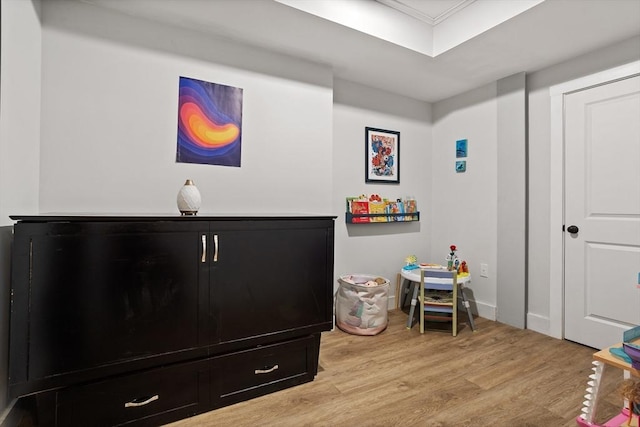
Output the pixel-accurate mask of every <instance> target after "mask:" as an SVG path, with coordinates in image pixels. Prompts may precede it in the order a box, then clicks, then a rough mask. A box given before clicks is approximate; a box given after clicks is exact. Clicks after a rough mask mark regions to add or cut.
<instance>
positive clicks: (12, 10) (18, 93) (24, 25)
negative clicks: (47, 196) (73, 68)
mask: <svg viewBox="0 0 640 427" xmlns="http://www.w3.org/2000/svg"><path fill="white" fill-rule="evenodd" d="M0 7H2V27H1V30H2V34H1V36H0V38H1V41H2V46H1V49H0V55H2V56H1V58H0V66H1V69H0V94H1V95H2V96H1V97H0V226H4V225H11V224H13V222H12V221H11V220H10V219H9V215H11V214H16V213H25V214H26V213H28V214H34V213H37V212H38V176H39V173H38V168H39V144H40V76H41V72H40V69H41V67H40V65H41V60H40V57H41V30H40V1H39V0H35V1H29V0H26V1H15V0H2V3H1V6H0ZM16 40H19V41H20V43H15V41H16Z"/></svg>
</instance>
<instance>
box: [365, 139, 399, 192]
mask: <svg viewBox="0 0 640 427" xmlns="http://www.w3.org/2000/svg"><path fill="white" fill-rule="evenodd" d="M364 138H365V141H364V142H365V159H364V160H365V168H364V180H365V182H377V183H391V184H399V183H400V132H395V131H392V130H384V129H376V128H370V127H366V128H365V137H364Z"/></svg>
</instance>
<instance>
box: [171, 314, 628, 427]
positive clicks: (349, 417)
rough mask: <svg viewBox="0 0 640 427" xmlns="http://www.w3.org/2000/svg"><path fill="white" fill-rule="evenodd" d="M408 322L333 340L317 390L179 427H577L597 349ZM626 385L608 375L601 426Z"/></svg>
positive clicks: (500, 330) (306, 387)
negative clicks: (620, 386) (420, 326)
mask: <svg viewBox="0 0 640 427" xmlns="http://www.w3.org/2000/svg"><path fill="white" fill-rule="evenodd" d="M406 319H407V315H406V314H405V313H403V312H402V311H399V310H392V311H390V312H389V327H388V328H387V330H385V331H384V332H383V333H381V334H379V335H376V336H372V337H367V336H356V335H350V334H347V333H345V332H343V331H341V330H339V329H336V330H335V331H332V332H327V333H324V334H323V336H322V342H321V345H320V372H318V375H317V376H316V379H315V381H313V382H311V383H307V384H302V385H299V386H296V387H293V388H290V389H287V390H283V391H279V392H276V393H273V394H270V395H267V396H263V397H259V398H256V399H253V400H250V401H246V402H242V403H239V404H236V405H232V406H229V407H226V408H221V409H218V410H215V411H211V412H208V413H206V414H202V415H199V416H196V417H192V418H188V419H185V420H182V421H179V422H176V423H173V424H171V427H195V426H233V427H243V426H295V427H299V426H332V427H334V426H335V427H342V426H345V427H359V426H381V427H387V426H433V427H435V426H438V427H448V426H456V427H459V426H473V427H485V426H487V427H488V426H491V427H500V426H517V427H521V426H522V427H524V426H539V427H565V426H566V427H569V426H575V425H576V423H575V417H576V416H577V415H578V414H579V412H580V408H581V407H582V402H583V401H584V394H585V387H586V382H587V377H588V375H589V374H591V373H592V371H591V367H592V365H591V361H592V358H591V356H592V354H593V352H594V351H595V350H594V349H592V348H588V347H584V346H581V345H578V344H575V343H572V342H569V341H562V340H557V339H554V338H550V337H548V336H545V335H542V334H539V333H536V332H533V331H531V330H520V329H517V328H513V327H510V326H507V325H504V324H501V323H497V322H492V321H489V320H486V319H481V318H478V319H476V326H477V331H476V332H472V331H471V330H470V328H469V327H468V326H467V325H461V326H460V328H461V329H460V331H459V333H458V336H457V337H452V336H451V334H450V333H447V332H442V331H427V332H426V333H425V334H424V335H421V334H420V333H419V330H418V326H414V327H413V329H411V330H407V329H406V327H405V323H406ZM462 321H466V318H465V317H463V318H462ZM621 380H622V371H616V370H615V369H613V368H612V369H610V370H609V371H607V373H606V374H605V376H604V381H603V385H602V389H601V390H602V392H603V393H602V395H603V399H602V400H601V402H600V405H599V406H598V417H597V419H598V420H600V419H607V418H609V417H610V416H613V415H615V414H616V413H617V412H618V411H619V409H620V406H621V405H622V398H620V397H619V396H618V394H617V387H618V382H619V381H621Z"/></svg>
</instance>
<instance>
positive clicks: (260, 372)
mask: <svg viewBox="0 0 640 427" xmlns="http://www.w3.org/2000/svg"><path fill="white" fill-rule="evenodd" d="M276 369H278V365H273V366H272V367H271V368H267V367H265V368H264V369H256V375H258V374H268V373H270V372H273V371H275V370H276Z"/></svg>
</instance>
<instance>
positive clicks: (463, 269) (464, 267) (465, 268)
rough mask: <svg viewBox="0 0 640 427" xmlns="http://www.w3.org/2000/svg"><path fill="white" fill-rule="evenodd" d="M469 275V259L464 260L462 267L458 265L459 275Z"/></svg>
mask: <svg viewBox="0 0 640 427" xmlns="http://www.w3.org/2000/svg"><path fill="white" fill-rule="evenodd" d="M468 275H469V266H468V265H467V261H462V262H461V263H460V267H458V276H468Z"/></svg>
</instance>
